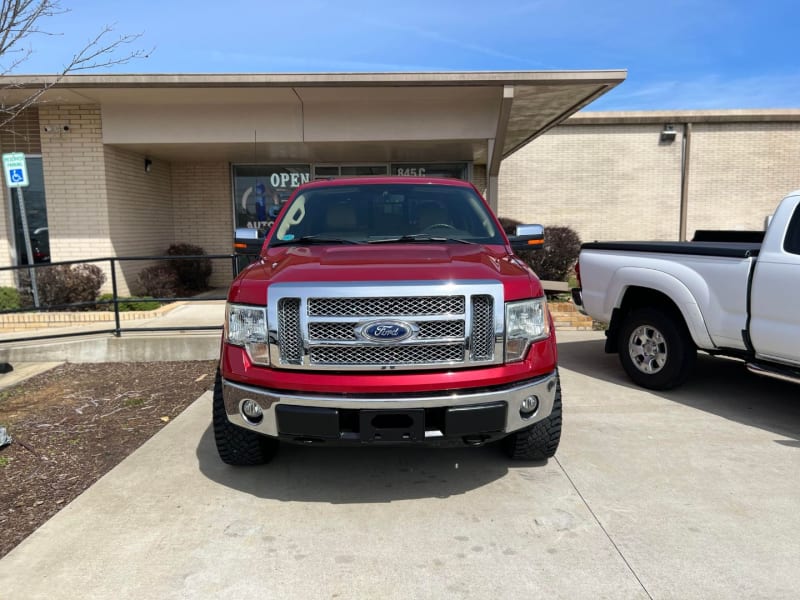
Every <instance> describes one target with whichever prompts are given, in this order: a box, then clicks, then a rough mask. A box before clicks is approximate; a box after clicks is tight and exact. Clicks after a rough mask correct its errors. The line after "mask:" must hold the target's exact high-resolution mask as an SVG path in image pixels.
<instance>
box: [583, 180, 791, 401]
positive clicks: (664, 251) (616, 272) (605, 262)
mask: <svg viewBox="0 0 800 600" xmlns="http://www.w3.org/2000/svg"><path fill="white" fill-rule="evenodd" d="M762 239H763V241H762ZM577 270H578V282H579V283H578V285H579V286H580V287H578V288H574V289H573V290H572V297H573V300H574V302H575V304H577V305H578V307H579V308H580V309H581V311H582V312H584V313H585V314H588V315H589V316H591V317H592V318H594V319H595V320H597V321H600V322H602V323H607V324H608V329H607V331H606V336H607V339H606V352H617V353H619V357H620V362H621V363H622V366H623V368H624V369H625V371H626V372H627V374H628V375H629V376H630V378H631V379H632V380H633V381H634V382H636V383H637V384H639V385H641V386H643V387H646V388H650V389H669V388H673V387H676V386H678V385H680V384H681V383H683V382H684V381H685V380H686V379H687V378H688V377H689V375H690V374H691V372H692V369H693V367H694V364H695V358H696V355H697V350H698V349H699V350H703V351H704V352H707V353H709V354H712V355H724V356H731V357H735V358H739V359H742V360H744V361H745V363H746V364H747V368H748V369H749V370H750V371H753V372H755V373H759V374H762V375H769V376H773V377H777V378H779V379H784V380H789V381H793V382H796V383H800V308H798V306H795V304H794V303H795V302H798V303H800V190H797V191H795V192H793V193H791V194H789V195H788V196H787V197H786V198H784V199H783V201H782V202H781V203H780V205H779V206H778V209H777V210H776V211H775V214H774V215H773V217H772V220H771V221H770V224H769V227H768V228H767V231H766V232H737V231H731V232H709V231H705V232H697V233H696V234H695V238H694V240H693V241H690V242H592V243H586V244H583V246H582V247H581V253H580V257H579V259H578V267H577Z"/></svg>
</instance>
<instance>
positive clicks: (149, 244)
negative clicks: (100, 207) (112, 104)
mask: <svg viewBox="0 0 800 600" xmlns="http://www.w3.org/2000/svg"><path fill="white" fill-rule="evenodd" d="M144 160H145V157H144V155H142V154H137V153H135V152H130V151H128V150H121V149H119V148H114V147H112V146H106V147H105V169H106V185H107V194H108V215H109V233H110V236H111V240H112V246H113V249H114V254H115V255H116V256H153V255H161V254H163V253H164V251H165V250H166V249H167V248H168V247H169V245H170V244H172V243H173V241H174V232H173V227H172V221H173V219H172V212H173V205H172V190H171V177H170V173H171V169H170V164H169V163H168V162H166V161H161V160H155V159H152V164H151V170H150V172H149V173H148V172H145V168H144ZM150 264H152V263H148V262H139V261H136V262H122V263H120V265H119V268H118V271H117V276H118V277H120V280H119V282H118V283H119V285H120V289H121V290H128V289H130V287H131V285H133V284H134V282H135V280H136V275H137V273H138V272H139V271H141V270H142V269H143V268H145V267H147V266H149V265H150ZM121 293H127V292H126V291H124V292H121Z"/></svg>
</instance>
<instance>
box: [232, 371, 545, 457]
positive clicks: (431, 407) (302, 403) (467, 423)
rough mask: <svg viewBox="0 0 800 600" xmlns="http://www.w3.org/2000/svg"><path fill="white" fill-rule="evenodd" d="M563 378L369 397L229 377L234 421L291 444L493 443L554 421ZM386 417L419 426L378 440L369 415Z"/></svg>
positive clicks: (388, 431)
mask: <svg viewBox="0 0 800 600" xmlns="http://www.w3.org/2000/svg"><path fill="white" fill-rule="evenodd" d="M557 378H558V374H557V372H556V371H553V372H552V373H550V374H548V375H545V376H542V377H538V378H536V379H531V380H527V381H525V382H522V383H518V384H514V385H505V386H497V387H492V388H485V389H481V390H448V391H445V392H437V393H420V394H404V395H392V394H386V395H378V394H371V395H363V396H351V395H345V394H342V395H333V394H302V395H300V394H291V393H288V392H284V391H278V390H266V389H262V388H257V387H252V386H246V385H241V384H238V383H235V382H233V381H228V380H225V379H223V381H222V394H223V399H224V403H225V412H226V413H227V415H228V420H229V421H230V422H231V423H233V424H234V425H237V426H239V427H244V428H246V429H250V430H252V431H256V432H258V433H261V434H264V435H267V436H271V437H280V438H281V439H285V440H287V441H297V442H308V441H323V440H324V441H330V442H343V443H346V442H355V443H368V442H374V441H396V442H400V441H402V442H405V441H414V442H431V443H437V442H441V441H444V440H447V439H458V440H463V441H468V440H469V439H478V440H479V441H488V440H490V439H495V438H499V437H503V436H505V435H506V434H508V433H512V432H514V431H517V430H519V429H523V428H525V427H529V426H530V425H532V424H534V423H536V422H537V421H541V420H542V419H544V418H546V417H548V416H549V415H550V413H551V412H552V410H553V403H554V401H555V395H556V388H557ZM534 395H535V396H536V397H537V398H538V400H539V404H538V408H537V409H536V411H535V412H533V414H530V415H526V416H525V417H523V416H522V415H521V413H520V409H521V406H522V402H523V400H524V399H525V398H528V397H529V396H534ZM246 400H253V401H255V402H256V403H258V405H259V406H260V407H261V410H262V411H263V416H262V418H261V419H260V420H259V421H258V422H257V423H254V422H252V421H251V420H250V419H248V418H246V417H245V416H244V414H243V412H242V404H243V403H244V402H245V401H246ZM376 411H382V412H376ZM378 414H383V415H386V416H387V417H389V418H391V417H393V416H399V417H402V418H405V419H408V420H409V421H413V423H410V424H409V426H408V427H409V428H408V430H407V431H405V432H403V433H402V437H398V438H397V439H393V438H392V435H393V431H394V430H392V429H391V426H390V428H389V429H387V430H386V431H385V432H383V435H384V437H383V438H381V435H382V434H381V433H379V434H378V436H377V437H376V436H375V431H373V430H372V427H371V425H367V424H366V423H367V420H365V416H366V417H369V419H372V417H373V416H374V415H378ZM373 422H374V421H371V420H370V421H369V423H373ZM471 428H473V429H474V431H473V430H470V429H471ZM304 429H305V430H304ZM399 431H400V430H399V429H398V430H397V432H399Z"/></svg>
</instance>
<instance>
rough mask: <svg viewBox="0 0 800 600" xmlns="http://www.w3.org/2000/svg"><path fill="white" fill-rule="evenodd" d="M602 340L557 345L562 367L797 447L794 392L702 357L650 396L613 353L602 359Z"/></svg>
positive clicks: (738, 365)
mask: <svg viewBox="0 0 800 600" xmlns="http://www.w3.org/2000/svg"><path fill="white" fill-rule="evenodd" d="M604 344H605V341H604V340H590V341H575V342H565V343H559V348H558V349H559V363H560V364H561V366H563V367H564V368H567V369H570V370H573V371H577V372H579V373H581V374H583V375H587V376H589V377H592V378H595V379H599V380H602V381H605V382H608V383H612V384H615V385H619V386H623V387H627V388H632V389H640V390H641V391H642V393H647V394H653V395H656V396H657V397H660V398H663V399H665V400H667V401H670V402H676V403H679V404H683V405H685V406H690V407H692V408H695V409H697V410H702V411H705V412H709V413H712V414H715V415H718V416H720V417H723V418H725V419H730V420H732V421H736V422H738V423H743V424H746V425H750V426H753V427H758V428H760V429H763V430H765V431H770V432H773V433H775V434H778V435H781V436H785V437H789V438H792V439H793V440H795V441H789V440H776V443H779V444H782V445H786V446H793V447H800V443H796V442H797V441H800V387H798V386H797V385H795V384H792V383H788V382H783V381H778V380H776V379H770V378H768V377H760V376H758V375H754V374H752V373H750V372H748V371H747V370H746V369H745V366H744V363H742V362H741V361H737V360H731V359H726V358H720V357H712V356H709V355H707V354H704V353H700V354H698V357H697V365H696V367H695V370H694V372H693V374H692V375H691V377H690V378H689V380H688V381H687V382H686V383H685V384H683V385H682V386H681V387H679V388H677V389H675V390H668V391H663V392H654V391H651V390H645V389H643V388H640V387H638V386H636V385H635V384H634V383H632V382H631V381H630V380H629V379H628V377H627V375H626V374H625V372H624V371H623V370H622V366H621V365H620V363H619V358H618V357H617V355H616V354H605V353H604V351H603V347H604Z"/></svg>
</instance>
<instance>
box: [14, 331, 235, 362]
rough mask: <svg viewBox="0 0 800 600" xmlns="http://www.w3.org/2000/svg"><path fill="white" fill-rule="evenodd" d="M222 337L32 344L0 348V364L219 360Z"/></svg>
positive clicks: (135, 336) (128, 337)
mask: <svg viewBox="0 0 800 600" xmlns="http://www.w3.org/2000/svg"><path fill="white" fill-rule="evenodd" d="M219 344H220V333H218V332H214V333H210V334H209V333H207V332H202V333H195V334H192V333H184V334H180V335H164V334H163V333H162V334H157V335H156V334H151V335H147V334H126V335H124V336H123V337H119V338H117V337H113V336H105V335H104V336H87V337H85V338H83V337H82V338H79V339H70V340H68V341H65V340H52V341H49V342H42V341H38V342H29V343H23V344H19V345H17V346H15V347H13V348H0V362H7V363H11V364H12V365H13V364H14V363H17V362H73V363H83V362H87V363H88V362H161V361H171V360H216V359H217V358H219Z"/></svg>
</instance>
